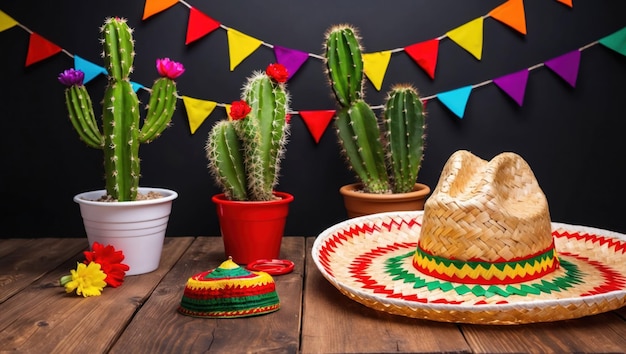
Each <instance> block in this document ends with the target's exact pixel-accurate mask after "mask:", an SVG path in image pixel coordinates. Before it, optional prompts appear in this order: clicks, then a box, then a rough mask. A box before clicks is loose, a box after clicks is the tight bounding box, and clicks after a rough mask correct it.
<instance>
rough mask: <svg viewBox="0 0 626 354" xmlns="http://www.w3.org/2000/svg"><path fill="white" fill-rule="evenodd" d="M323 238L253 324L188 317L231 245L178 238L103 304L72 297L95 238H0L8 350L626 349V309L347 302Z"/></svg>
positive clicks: (292, 240)
mask: <svg viewBox="0 0 626 354" xmlns="http://www.w3.org/2000/svg"><path fill="white" fill-rule="evenodd" d="M313 241H314V238H312V237H308V238H304V237H285V238H284V239H283V244H282V249H281V253H282V254H281V257H283V258H287V259H290V260H292V261H294V262H295V264H296V266H295V270H294V271H293V272H292V273H290V274H287V275H281V276H275V277H274V279H275V281H276V285H277V292H278V295H279V297H280V301H281V309H280V310H279V311H277V312H274V313H271V314H267V315H263V316H257V317H248V318H237V319H201V318H192V317H188V316H183V315H180V314H179V313H178V312H177V311H176V308H177V306H178V304H179V302H180V299H181V296H182V293H183V289H184V287H185V283H186V281H187V278H188V277H190V276H191V275H194V274H196V273H199V272H201V271H204V270H208V269H212V268H215V267H217V266H218V265H219V264H220V263H221V262H222V261H223V260H224V253H223V252H224V251H223V246H222V241H221V238H219V237H168V238H166V242H165V245H164V249H163V256H162V258H161V264H160V267H159V269H158V270H156V271H154V272H152V273H148V274H144V275H137V276H129V277H127V278H126V280H125V282H124V285H122V286H121V287H118V288H108V287H107V288H105V289H104V291H103V293H102V295H101V296H98V297H91V298H83V297H82V296H77V295H75V294H66V293H65V291H64V289H63V288H62V287H61V286H59V284H58V280H59V278H60V277H61V276H62V275H65V274H69V270H70V269H73V268H75V267H76V262H77V261H82V260H83V259H84V258H83V255H82V251H83V250H85V249H86V247H87V241H86V239H80V238H45V239H5V240H0V352H4V351H12V352H21V353H200V352H215V353H249V352H272V353H366V352H375V353H409V352H411V353H415V352H455V353H457V352H461V353H464V352H467V353H473V352H475V353H507V352H515V353H519V352H541V353H546V352H557V353H563V352H581V353H582V352H603V353H606V352H613V353H615V352H626V320H625V318H626V308H622V309H620V310H617V311H613V312H610V313H604V314H599V315H594V316H589V317H585V318H581V319H576V320H568V321H561V322H554V323H541V324H531V325H514V326H487V325H485V326H479V325H460V324H452V323H439V322H432V321H426V320H418V319H413V318H407V317H403V316H395V315H389V314H386V313H383V312H378V311H375V310H372V309H370V308H367V307H365V306H363V305H361V304H359V303H357V302H355V301H352V300H350V299H349V298H347V297H346V296H344V295H342V294H341V293H339V291H338V290H337V289H335V288H334V287H333V286H332V285H331V284H330V283H329V282H328V281H326V279H324V278H323V277H322V275H321V273H320V272H319V271H318V270H317V268H316V267H315V264H314V263H313V260H312V259H311V256H310V251H311V247H312V245H313Z"/></svg>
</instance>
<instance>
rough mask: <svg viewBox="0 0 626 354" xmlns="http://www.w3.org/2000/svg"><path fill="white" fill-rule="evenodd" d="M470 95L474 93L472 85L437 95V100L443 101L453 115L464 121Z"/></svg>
mask: <svg viewBox="0 0 626 354" xmlns="http://www.w3.org/2000/svg"><path fill="white" fill-rule="evenodd" d="M470 93H472V86H471V85H470V86H465V87H461V88H458V89H455V90H451V91H447V92H443V93H440V94H437V98H438V99H439V101H441V103H443V104H444V105H445V106H446V107H448V109H450V110H451V111H452V113H454V114H456V115H457V116H458V117H459V118H461V119H463V114H465V106H466V105H467V101H468V100H469V96H470Z"/></svg>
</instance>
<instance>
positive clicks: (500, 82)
mask: <svg viewBox="0 0 626 354" xmlns="http://www.w3.org/2000/svg"><path fill="white" fill-rule="evenodd" d="M528 73H529V71H528V69H524V70H521V71H518V72H515V73H513V74H509V75H505V76H501V77H499V78H497V79H493V82H494V83H495V84H496V86H498V87H499V88H500V89H502V91H504V92H506V93H507V94H508V95H509V96H510V97H511V98H512V99H513V100H514V101H515V102H517V104H518V105H519V106H520V107H521V106H522V103H524V93H525V92H526V83H527V82H528Z"/></svg>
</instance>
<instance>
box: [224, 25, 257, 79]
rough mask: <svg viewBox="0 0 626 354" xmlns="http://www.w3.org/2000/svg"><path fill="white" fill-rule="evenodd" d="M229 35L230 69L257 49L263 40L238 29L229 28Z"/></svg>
mask: <svg viewBox="0 0 626 354" xmlns="http://www.w3.org/2000/svg"><path fill="white" fill-rule="evenodd" d="M227 36H228V54H229V56H230V71H233V70H235V68H236V67H237V65H239V64H240V63H241V62H242V61H243V60H244V59H246V58H247V57H248V56H250V54H252V53H253V52H254V51H255V50H257V49H258V48H259V47H260V46H261V44H263V42H262V41H260V40H258V39H256V38H253V37H250V36H248V35H247V34H243V33H241V32H239V31H237V30H234V29H232V28H229V29H228V30H227Z"/></svg>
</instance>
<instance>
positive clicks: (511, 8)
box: [489, 0, 526, 34]
mask: <svg viewBox="0 0 626 354" xmlns="http://www.w3.org/2000/svg"><path fill="white" fill-rule="evenodd" d="M489 16H491V17H493V18H495V19H496V20H498V21H500V22H502V23H504V24H505V25H507V26H509V27H511V28H513V29H514V30H516V31H518V32H519V33H522V34H526V16H525V14H524V1H523V0H509V1H507V2H505V3H504V4H502V5H500V6H498V7H496V8H495V9H493V10H491V12H490V13H489Z"/></svg>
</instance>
